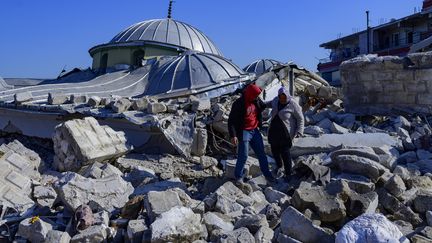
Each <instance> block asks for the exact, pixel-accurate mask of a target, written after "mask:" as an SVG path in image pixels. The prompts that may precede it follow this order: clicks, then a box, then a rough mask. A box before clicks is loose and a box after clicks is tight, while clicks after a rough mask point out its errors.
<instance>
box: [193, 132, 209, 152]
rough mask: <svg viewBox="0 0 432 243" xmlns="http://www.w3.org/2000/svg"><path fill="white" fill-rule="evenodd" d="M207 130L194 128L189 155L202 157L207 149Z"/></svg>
mask: <svg viewBox="0 0 432 243" xmlns="http://www.w3.org/2000/svg"><path fill="white" fill-rule="evenodd" d="M207 140H208V137H207V130H206V129H203V128H196V129H195V132H194V135H193V142H192V148H191V154H192V155H195V156H204V155H205V153H206V148H207Z"/></svg>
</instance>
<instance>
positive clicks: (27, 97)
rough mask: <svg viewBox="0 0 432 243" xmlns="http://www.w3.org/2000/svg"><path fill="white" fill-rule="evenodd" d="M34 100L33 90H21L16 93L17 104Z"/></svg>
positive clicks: (15, 100)
mask: <svg viewBox="0 0 432 243" xmlns="http://www.w3.org/2000/svg"><path fill="white" fill-rule="evenodd" d="M31 100H33V95H32V93H31V92H29V91H26V92H21V93H16V94H15V95H14V102H15V104H22V103H24V102H28V101H31Z"/></svg>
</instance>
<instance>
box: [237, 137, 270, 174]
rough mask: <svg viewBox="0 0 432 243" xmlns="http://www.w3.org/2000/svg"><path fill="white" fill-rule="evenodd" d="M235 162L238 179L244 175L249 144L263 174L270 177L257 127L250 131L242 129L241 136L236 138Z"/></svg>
mask: <svg viewBox="0 0 432 243" xmlns="http://www.w3.org/2000/svg"><path fill="white" fill-rule="evenodd" d="M238 140H239V144H238V148H237V163H236V167H235V171H234V173H235V177H236V179H240V178H242V177H243V176H244V167H245V164H246V161H247V158H248V153H249V145H250V146H251V147H252V149H253V150H254V152H255V154H256V156H257V157H258V161H259V166H260V169H261V172H262V173H263V175H264V176H265V177H267V178H269V177H272V174H271V172H270V170H269V165H268V160H267V156H266V154H265V152H264V142H263V139H262V136H261V133H260V132H259V130H258V129H255V130H252V131H246V130H244V131H243V137H242V138H238Z"/></svg>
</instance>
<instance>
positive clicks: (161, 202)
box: [144, 191, 183, 222]
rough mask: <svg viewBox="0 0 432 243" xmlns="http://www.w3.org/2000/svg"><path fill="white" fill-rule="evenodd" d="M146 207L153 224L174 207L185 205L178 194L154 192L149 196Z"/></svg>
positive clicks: (146, 199)
mask: <svg viewBox="0 0 432 243" xmlns="http://www.w3.org/2000/svg"><path fill="white" fill-rule="evenodd" d="M144 205H145V207H146V210H147V213H148V215H149V217H150V221H151V222H153V221H154V220H155V219H156V218H157V217H158V216H159V215H161V214H162V213H164V212H167V211H169V210H170V209H171V208H173V207H176V206H183V203H182V201H180V197H179V195H178V194H177V193H176V192H173V191H164V192H156V191H153V192H149V193H148V194H147V197H146V198H145V200H144Z"/></svg>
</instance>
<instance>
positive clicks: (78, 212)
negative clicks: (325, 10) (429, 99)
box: [0, 68, 432, 242]
mask: <svg viewBox="0 0 432 243" xmlns="http://www.w3.org/2000/svg"><path fill="white" fill-rule="evenodd" d="M286 71H287V70H285V71H284V68H281V69H279V70H277V69H273V71H272V72H273V74H275V73H278V77H279V78H280V80H282V81H283V80H284V79H286V77H287V76H289V75H284V74H283V72H286ZM263 75H269V74H268V73H267V74H263ZM259 78H260V77H258V79H259ZM267 78H268V77H266V79H267ZM279 78H278V79H279ZM296 79H302V80H304V81H305V82H304V83H302V84H301V85H298V86H295V88H296V90H295V93H296V94H297V96H296V97H295V99H298V100H299V103H300V104H301V106H302V107H303V110H304V115H305V131H304V136H301V137H299V138H296V139H295V140H294V143H293V147H292V150H291V152H292V156H293V171H292V175H291V176H290V177H289V179H288V180H285V178H284V177H282V176H281V173H280V172H281V171H279V172H277V171H275V172H274V173H275V176H276V177H277V182H275V183H268V182H267V181H266V180H265V178H264V177H263V176H262V175H261V172H260V169H259V163H258V160H257V159H256V158H255V156H254V155H252V156H250V157H249V159H248V162H247V168H246V169H247V170H246V171H247V178H248V180H247V182H244V183H234V181H233V180H232V177H233V170H234V168H235V162H236V160H235V159H234V157H233V155H235V154H234V152H235V148H234V147H233V146H232V145H231V144H230V143H229V137H228V127H227V119H228V114H229V112H230V108H231V104H232V102H233V101H234V100H235V99H236V98H237V97H238V92H237V93H233V94H230V95H226V96H220V97H217V98H214V99H211V100H209V99H203V98H200V99H199V98H196V97H193V96H191V97H188V98H177V99H172V100H154V99H152V98H151V97H142V98H140V99H129V98H125V97H111V98H110V99H108V98H99V97H89V98H88V99H82V101H84V100H86V102H88V105H90V106H91V107H93V108H92V109H88V106H87V105H85V106H84V107H86V108H85V109H86V110H85V111H83V113H82V114H87V115H91V114H94V113H92V112H96V109H94V108H95V107H99V108H101V109H105V110H106V109H112V111H115V112H114V113H115V115H116V116H117V115H119V116H122V117H123V118H125V119H127V120H129V121H133V122H134V123H135V124H140V126H141V127H142V128H143V129H147V130H146V131H147V132H148V133H151V132H155V131H157V132H158V133H159V134H160V133H161V134H162V135H161V136H160V137H149V138H144V137H143V138H142V139H149V140H152V139H154V140H153V141H152V143H151V144H153V145H155V144H156V145H158V146H153V147H145V148H144V147H136V148H134V147H133V146H132V145H131V143H130V141H129V137H128V136H127V135H125V134H124V133H123V132H122V131H118V130H114V129H113V128H111V127H109V126H106V125H103V124H104V120H103V119H96V118H94V117H92V116H89V117H86V118H82V119H73V120H69V121H65V122H63V123H61V124H60V125H58V126H56V127H55V128H53V129H54V131H55V132H54V133H53V135H52V139H51V140H50V141H49V143H48V144H49V146H45V147H44V149H42V146H40V147H37V146H33V143H30V142H29V141H32V139H34V140H36V141H39V140H38V139H37V138H30V137H26V136H23V135H15V137H10V136H11V135H6V134H4V138H2V139H1V142H2V145H1V146H0V156H1V157H0V165H1V166H2V168H3V169H2V172H1V173H0V205H1V213H0V241H3V240H4V241H13V240H15V241H17V242H21V241H22V242H24V241H25V240H28V241H30V242H335V241H336V242H362V241H374V242H397V241H399V242H409V241H412V242H428V241H432V143H431V142H432V141H431V139H430V136H431V134H432V128H431V127H430V126H429V120H428V117H427V116H422V115H417V114H408V115H404V116H402V115H399V114H392V115H388V116H372V115H369V116H361V115H359V114H354V113H348V112H346V110H345V109H344V106H343V102H342V100H341V97H340V95H339V93H338V92H339V91H338V90H335V89H333V88H331V87H328V85H326V84H325V83H323V82H319V81H317V80H319V79H318V78H316V77H314V76H313V75H312V74H310V73H308V72H301V71H298V72H297V74H296ZM267 80H269V79H267ZM280 80H279V81H278V82H280ZM296 82H297V81H296ZM282 83H283V82H282ZM327 87H328V88H327ZM321 89H323V90H321ZM269 90H270V89H269ZM18 98H19V97H18ZM75 98H76V99H78V97H75ZM263 98H264V97H263ZM50 99H51V100H52V103H57V101H59V100H60V101H61V100H62V99H60V98H56V97H53V96H52V97H51V98H50ZM110 107H111V108H110ZM110 114H111V115H112V113H110ZM95 117H97V116H95ZM264 117H265V118H266V120H267V122H266V124H265V125H264V129H263V134H264V135H266V130H267V127H268V112H266V114H265V116H264ZM8 136H9V137H8ZM264 137H265V139H266V136H264ZM10 138H14V139H10ZM15 138H17V140H15ZM20 141H21V142H20ZM36 143H37V142H36ZM45 143H46V142H43V141H40V143H39V144H45ZM167 144H168V145H169V146H171V147H170V149H167V150H168V151H169V152H166V151H167V150H164V152H161V151H160V150H158V149H160V148H162V147H164V146H167ZM265 145H266V150H267V154H268V155H269V156H271V153H270V146H269V144H268V143H267V142H265ZM30 147H31V148H32V149H33V148H34V149H33V150H30V149H29V148H30ZM271 167H272V169H274V167H275V165H274V163H271Z"/></svg>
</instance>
